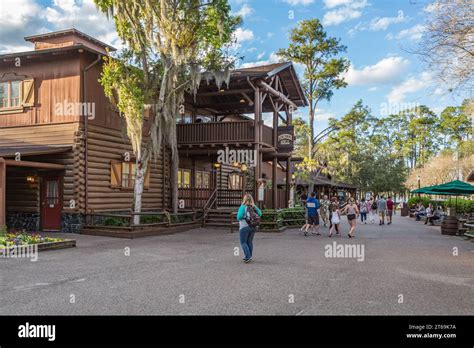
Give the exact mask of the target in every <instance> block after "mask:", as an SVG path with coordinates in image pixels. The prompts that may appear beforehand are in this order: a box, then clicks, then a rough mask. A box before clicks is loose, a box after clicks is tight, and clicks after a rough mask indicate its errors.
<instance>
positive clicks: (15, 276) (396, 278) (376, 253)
mask: <svg viewBox="0 0 474 348" xmlns="http://www.w3.org/2000/svg"><path fill="white" fill-rule="evenodd" d="M341 227H342V230H343V235H342V236H341V237H332V238H328V236H327V228H322V229H321V232H322V235H321V236H309V237H304V236H303V235H302V234H301V233H300V232H299V231H298V230H295V229H292V230H286V231H285V232H282V233H257V235H256V237H255V241H254V244H255V246H254V248H255V250H254V261H253V262H251V263H249V264H245V263H243V262H242V253H241V251H240V252H239V255H235V250H236V249H235V248H238V247H239V243H238V233H233V234H231V233H229V232H228V231H225V230H219V229H202V228H200V229H195V230H192V231H188V232H184V233H179V234H174V235H166V236H156V237H147V238H140V239H135V240H126V239H116V238H106V237H95V236H85V235H70V234H61V236H65V237H71V236H73V237H74V238H75V239H76V240H77V247H76V248H73V249H64V250H56V251H46V252H41V253H39V258H38V261H37V262H31V261H30V260H29V259H0V278H1V285H0V294H1V295H0V314H7V315H57V314H59V315H127V314H128V315H132V314H133V315H196V314H200V315H203V314H208V315H220V314H225V315H251V314H263V315H275V314H276V315H323V314H324V315H327V314H329V315H347V314H361V315H366V314H367V315H368V314H375V315H379V314H380V315H402V314H409V315H411V314H418V315H452V314H457V315H462V314H468V315H469V314H470V315H472V314H474V313H473V312H474V243H472V242H469V241H465V240H464V239H463V238H460V237H455V236H445V235H441V233H440V228H439V227H432V226H425V225H423V223H421V222H415V221H413V219H409V218H402V217H399V216H396V217H395V219H394V223H393V224H392V225H384V226H379V225H378V224H377V225H361V224H360V223H358V226H357V230H356V237H355V238H353V239H349V238H347V231H348V229H349V227H348V224H347V220H346V218H345V217H343V221H342V226H341ZM334 242H335V243H336V244H335V246H336V247H335V250H336V251H339V252H340V253H339V255H338V254H337V253H336V254H335V255H332V256H340V257H328V256H329V255H328V252H329V250H331V251H332V250H333V248H334V244H333V243H334ZM128 250H129V255H127V254H128V253H127V251H128ZM341 250H342V251H341ZM351 251H352V253H351ZM354 251H359V254H357V253H354ZM362 251H363V253H362Z"/></svg>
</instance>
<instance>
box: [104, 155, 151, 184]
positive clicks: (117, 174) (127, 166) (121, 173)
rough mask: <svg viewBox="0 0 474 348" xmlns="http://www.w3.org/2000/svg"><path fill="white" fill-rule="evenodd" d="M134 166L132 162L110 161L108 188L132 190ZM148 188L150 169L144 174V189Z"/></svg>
mask: <svg viewBox="0 0 474 348" xmlns="http://www.w3.org/2000/svg"><path fill="white" fill-rule="evenodd" d="M135 171H136V164H135V163H134V162H119V161H112V162H111V164H110V186H111V187H115V188H122V189H130V190H133V188H134V186H135ZM149 187H150V168H148V170H147V172H146V174H145V183H144V188H149Z"/></svg>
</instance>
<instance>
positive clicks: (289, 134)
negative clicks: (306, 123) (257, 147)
mask: <svg viewBox="0 0 474 348" xmlns="http://www.w3.org/2000/svg"><path fill="white" fill-rule="evenodd" d="M293 146H294V127H293V126H285V127H278V129H277V147H278V150H280V151H281V150H283V151H288V152H291V151H293Z"/></svg>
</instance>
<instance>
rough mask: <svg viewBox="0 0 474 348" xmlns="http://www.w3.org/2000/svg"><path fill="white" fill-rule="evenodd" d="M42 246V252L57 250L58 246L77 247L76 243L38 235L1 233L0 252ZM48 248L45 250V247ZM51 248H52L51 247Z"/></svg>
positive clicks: (16, 232)
mask: <svg viewBox="0 0 474 348" xmlns="http://www.w3.org/2000/svg"><path fill="white" fill-rule="evenodd" d="M34 244H38V245H42V246H43V247H42V248H40V249H41V250H46V249H51V248H55V247H54V246H55V245H58V246H75V241H73V240H66V239H64V238H52V237H43V236H41V235H40V234H38V233H31V234H30V233H26V232H25V231H21V232H19V231H15V232H13V231H12V232H5V231H0V250H3V249H6V248H7V249H8V248H11V247H18V246H24V245H34ZM46 245H47V246H48V247H47V248H45V247H44V246H46ZM49 246H51V247H49Z"/></svg>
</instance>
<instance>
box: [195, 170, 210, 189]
mask: <svg viewBox="0 0 474 348" xmlns="http://www.w3.org/2000/svg"><path fill="white" fill-rule="evenodd" d="M210 187H211V175H210V173H208V172H203V171H196V188H204V189H208V188H210Z"/></svg>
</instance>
